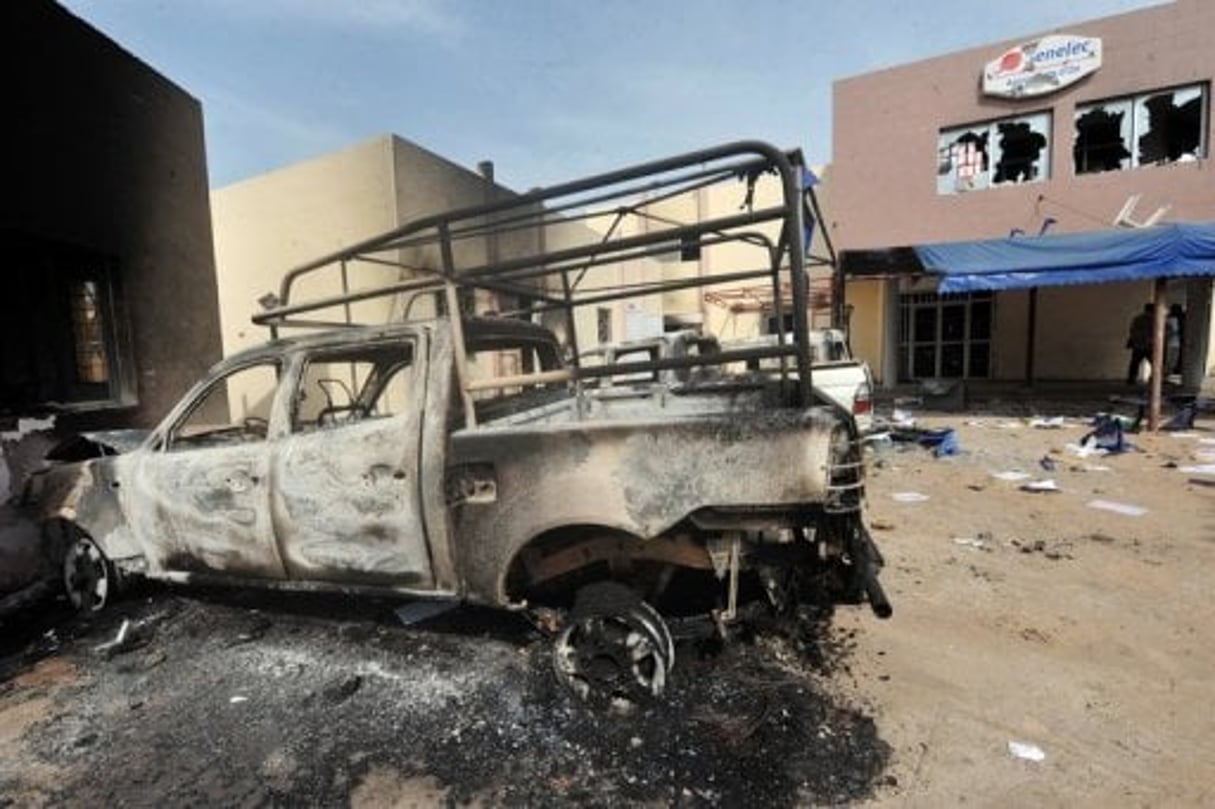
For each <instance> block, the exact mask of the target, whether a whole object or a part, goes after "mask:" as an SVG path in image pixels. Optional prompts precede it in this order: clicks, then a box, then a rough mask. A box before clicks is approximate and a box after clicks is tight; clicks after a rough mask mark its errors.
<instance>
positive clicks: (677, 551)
mask: <svg viewBox="0 0 1215 809" xmlns="http://www.w3.org/2000/svg"><path fill="white" fill-rule="evenodd" d="M803 172H804V168H803V166H802V164H801V157H800V155H799V154H798V153H796V152H794V153H786V152H782V151H778V150H776V149H774V148H772V147H771V146H768V145H766V144H763V143H756V142H746V143H736V144H730V145H726V146H722V147H718V148H714V149H708V150H704V151H701V152H695V153H691V154H687V155H682V156H679V157H674V158H670V159H666V160H660V161H656V162H653V163H648V164H644V165H640V166H635V167H632V168H628V169H624V170H620V171H616V172H612V173H609V174H602V175H598V176H595V177H591V178H588V179H585V180H580V181H577V182H571V183H566V184H563V185H559V186H555V187H552V188H547V189H541V190H537V191H533V192H531V193H528V194H524V195H521V196H515V197H511V198H510V199H508V200H505V201H502V202H498V203H494V204H492V205H485V206H481V207H476V208H471V209H464V210H458V211H453V212H449V213H445V214H441V215H438V216H432V217H428V218H426V219H423V220H420V221H417V222H414V223H411V224H409V225H406V226H404V227H401V228H399V229H397V230H394V231H393V232H390V233H387V234H384V235H383V236H380V237H378V238H375V239H372V240H368V241H366V242H363V243H362V244H358V245H355V246H354V247H351V248H350V249H347V250H343V251H342V252H340V253H336V254H333V255H330V256H326V257H323V258H321V259H319V260H317V261H315V262H311V263H309V264H307V265H305V266H302V267H299V268H297V269H295V270H292V271H291V272H289V273H288V274H287V275H286V276H285V277H284V279H283V282H282V285H281V288H280V289H279V291H278V294H277V301H276V303H275V305H274V306H273V307H271V308H269V309H268V310H267V311H265V312H263V313H262V314H260V315H258V316H257V317H255V318H254V319H255V321H256V322H258V323H260V324H262V325H265V326H268V327H269V328H270V330H271V336H272V338H273V339H272V340H271V342H269V343H267V344H266V345H264V346H261V347H259V348H255V349H253V350H251V351H247V352H245V353H243V354H240V355H237V356H234V357H231V358H229V359H227V360H225V361H224V362H223V363H221V364H220V365H219V366H217V367H216V368H215V369H214V370H213V371H212V372H211V373H210V374H209V375H208V377H207V378H206V379H204V380H203V381H202V382H200V383H199V384H198V385H197V386H196V387H195V388H194V389H193V390H191V391H190V392H189V393H188V394H187V395H186V396H185V398H184V399H183V400H182V401H181V403H180V404H179V405H178V406H177V407H175V408H174V409H173V411H172V412H170V413H169V415H168V416H167V417H166V418H165V419H164V421H163V422H162V423H161V424H160V426H158V427H157V428H156V429H155V430H153V431H152V432H151V433H150V434H149V435H147V436H146V437H144V438H143V439H142V441H140V442H137V443H132V442H129V441H127V442H122V441H112V442H110V443H109V444H107V443H106V441H105V440H104V437H101V438H99V441H98V442H97V443H96V444H94V445H77V446H76V447H75V450H74V451H75V452H76V453H77V454H76V457H78V458H79V457H82V454H83V455H88V454H90V453H89V452H88V451H87V450H85V451H83V453H82V447H87V446H95V447H104V446H114V447H116V449H114V450H113V451H101V450H99V451H97V452H95V453H92V454H94V455H96V457H89V458H85V459H83V460H77V461H75V462H72V463H62V464H59V465H57V466H54V467H53V468H51V469H49V470H48V471H47V472H46V473H45V475H43V477H42V479H41V488H42V502H43V510H44V517H45V521H46V522H45V524H46V526H47V534H48V548H52V549H53V552H54V553H56V554H57V555H58V556H59V557H60V558H62V559H63V560H64V562H63V563H64V570H65V574H64V580H65V585H66V587H67V590H68V592H69V594H70V595H71V597H72V600H73V601H74V602H75V603H76V604H77V605H78V606H79V607H80V608H81V609H84V610H95V609H100V608H102V607H103V606H104V605H105V604H106V603H107V602H108V601H109V600H110V599H111V598H113V597H114V595H115V593H116V591H117V588H118V587H119V585H120V584H121V582H122V581H123V578H124V577H125V576H128V575H132V574H135V575H141V576H146V577H150V578H157V579H167V580H173V581H183V582H190V581H200V580H216V579H218V580H226V581H234V580H236V581H241V582H248V583H251V584H259V585H263V586H273V587H291V588H302V589H321V588H333V589H341V590H346V591H360V592H368V593H395V594H399V595H402V596H406V597H412V598H430V599H447V600H462V601H467V602H474V603H478V604H484V605H489V606H493V607H499V608H505V609H515V610H526V611H527V612H528V613H529V614H530V615H532V616H533V617H534V618H535V619H536V621H537V623H538V624H539V625H541V626H544V627H546V628H548V629H549V630H551V632H552V634H553V636H554V668H555V671H556V673H557V675H558V676H559V677H560V679H561V680H562V681H563V682H564V683H565V684H566V685H567V686H569V687H570V688H571V689H572V690H573V691H574V692H575V693H577V694H579V695H581V696H584V697H586V698H588V699H592V700H598V701H606V702H609V703H612V704H618V705H621V704H623V705H627V704H630V703H632V702H635V701H636V700H638V699H641V698H644V697H647V696H655V695H657V694H659V693H661V691H662V690H663V688H664V686H665V683H666V681H667V675H668V673H669V672H670V670H671V667H672V666H673V665H674V662H675V643H674V639H675V637H676V636H678V635H681V634H684V633H689V632H694V631H701V630H705V629H707V630H708V631H723V632H724V631H725V630H726V629H727V628H728V627H730V626H731V625H732V624H734V623H737V622H739V621H743V620H746V619H748V618H750V617H753V616H755V615H756V614H757V612H759V611H776V612H780V611H786V610H789V609H791V608H792V607H793V606H794V605H795V604H797V603H798V602H799V601H802V600H805V599H811V600H814V601H815V602H818V603H823V604H834V603H860V602H863V601H866V600H867V601H868V602H869V604H870V605H871V607H872V608H873V610H874V612H875V613H877V615H879V616H880V617H887V616H889V615H890V613H891V607H890V604H889V602H888V601H887V599H886V597H885V595H884V594H883V592H882V589H881V587H880V585H879V584H878V571H879V569H880V568H881V565H882V559H881V556H880V554H879V553H878V551H877V549H876V547H875V546H874V544H873V541H872V539H871V538H870V535H869V532H868V530H867V529H866V526H865V522H864V519H863V506H864V468H863V463H862V457H861V451H860V444H859V439H858V435H857V429H856V423H855V421H854V419H853V417H852V414H851V413H850V412H848V411H847V410H845V409H843V408H842V407H840V406H839V405H838V404H837V403H834V402H832V401H830V400H827V399H819V398H816V392H815V388H814V385H813V373H814V372H813V369H812V367H811V351H810V345H809V337H808V334H809V332H808V328H807V322H808V310H809V301H808V285H809V271H810V270H815V271H819V272H824V271H825V272H827V273H830V272H831V271H832V269H833V266H834V256H833V254H832V252H831V246H830V242H829V240H828V239H827V237H826V234H825V233H822V232H821V229H820V230H819V231H818V232H819V233H820V234H821V235H820V236H819V237H818V239H817V243H818V244H820V245H822V247H823V249H824V250H825V252H826V255H825V256H815V255H814V254H813V253H810V252H808V251H807V249H806V245H807V243H808V239H809V235H810V234H811V233H812V232H814V231H815V229H816V223H817V221H818V220H820V219H821V217H819V216H818V214H817V203H816V202H815V199H814V196H813V191H812V189H811V188H806V187H803V183H802V178H803ZM764 184H767V185H768V186H769V188H768V190H767V191H766V192H764V193H760V190H761V189H760V186H762V185H764ZM721 185H726V186H728V187H731V188H733V189H735V190H736V192H737V194H738V198H739V200H740V202H741V203H742V205H741V206H740V207H739V208H738V209H736V210H733V211H732V212H731V213H730V214H729V215H726V216H721V217H714V218H696V219H692V220H687V221H685V220H683V219H681V218H680V217H679V216H677V215H674V214H671V213H670V212H671V211H678V210H680V205H679V203H680V201H681V200H684V201H686V200H687V199H689V198H694V197H695V195H697V194H699V193H702V192H704V191H705V190H706V189H709V188H710V187H713V186H721ZM756 200H765V201H766V200H775V201H774V202H771V203H768V202H762V203H757V202H756ZM693 209H695V206H693ZM663 212H665V213H663ZM639 221H640V222H643V223H644V226H636V223H637V222H639ZM630 224H632V225H634V226H632V227H630ZM672 251H674V252H675V253H676V254H680V253H682V254H684V255H686V254H689V253H690V252H691V253H693V254H697V255H707V254H714V257H715V259H716V256H717V255H722V256H726V255H728V256H730V257H731V261H730V266H731V269H730V270H729V271H725V272H717V273H713V274H708V273H703V272H699V271H691V272H685V273H678V272H670V271H668V270H666V269H664V267H666V266H667V265H669V263H670V262H669V256H670V255H671V254H672ZM744 254H745V257H743V256H744ZM659 259H662V260H661V261H660V260H659ZM723 265H724V262H722V261H716V260H715V262H714V266H715V267H721V266H723ZM386 269H387V271H388V273H389V274H388V276H387V280H384V279H385V270H386ZM326 277H328V278H331V279H334V285H333V286H331V287H330V289H335V290H337V291H335V292H334V293H333V294H327V295H325V296H322V297H313V298H303V297H301V294H302V293H301V292H300V290H301V289H303V288H309V289H316V288H318V287H321V286H323V284H319V283H317V281H318V280H319V279H324V278H326ZM338 279H340V281H339V280H338ZM351 279H357V283H353V284H352V283H350V282H351ZM377 279H378V280H377ZM304 281H308V282H309V283H308V284H305V283H302V282H304ZM744 285H751V286H752V287H758V288H761V289H767V290H768V291H769V310H770V311H768V312H766V316H768V317H770V318H773V319H774V322H776V323H787V322H791V323H792V324H793V329H792V331H791V332H785V331H782V332H781V333H780V334H778V335H775V337H774V339H772V340H768V341H762V342H761V343H755V344H751V345H750V346H744V347H741V348H736V349H730V348H724V349H722V350H719V351H713V352H704V353H688V354H685V355H682V356H668V357H661V356H658V357H651V358H648V359H645V360H643V361H639V362H637V361H630V360H628V359H627V358H626V360H625V361H623V362H614V361H607V362H605V361H602V357H603V356H605V355H604V353H603V352H599V357H600V358H601V359H600V361H598V362H597V363H596V364H591V363H592V362H594V360H590V359H586V358H587V357H593V356H595V352H594V351H593V350H591V351H587V349H592V343H593V342H594V341H595V340H596V338H598V339H599V340H600V341H603V342H608V341H610V339H609V340H604V339H603V338H604V336H605V335H604V334H603V323H604V321H605V320H607V321H608V322H610V318H611V317H612V311H613V309H612V307H615V306H623V307H624V308H625V309H626V310H627V311H635V310H644V309H645V308H646V307H649V308H650V309H651V310H653V309H657V310H659V311H661V307H662V306H663V304H664V302H665V301H667V300H668V299H673V298H676V297H678V296H684V297H683V299H684V300H686V299H687V298H686V296H687V295H692V296H695V297H696V298H697V299H698V300H700V301H701V302H702V303H703V301H704V300H706V299H707V296H705V288H707V287H712V286H716V287H719V288H720V287H724V288H727V289H730V288H733V289H738V288H740V287H742V286H744ZM375 301H380V302H388V304H390V308H391V311H392V312H394V313H395V314H394V316H393V318H392V321H393V322H391V323H384V322H383V316H382V314H381V315H380V322H379V323H375V322H372V323H363V324H360V323H358V322H356V321H357V319H356V318H355V317H353V316H352V312H357V311H360V310H361V309H362V310H365V309H367V308H368V307H367V306H366V304H368V303H369V302H375ZM377 311H380V312H383V311H385V309H379V310H377ZM605 312H606V313H607V315H605V314H604V313H605ZM786 315H789V317H786ZM295 328H302V329H307V330H309V331H308V333H306V334H305V335H304V336H300V337H291V338H284V337H283V336H282V333H283V332H285V331H287V330H289V329H295ZM318 330H319V333H318ZM761 360H762V361H763V362H760V361H761ZM756 367H760V368H763V369H765V370H764V371H763V372H762V373H755V371H754V369H755V368H756ZM748 368H750V369H752V370H749V371H748V370H747V369H748ZM670 370H677V371H683V372H684V373H678V374H667V373H662V372H664V371H670ZM688 371H691V372H688ZM603 377H611V378H612V380H613V383H612V384H610V385H609V384H594V381H595V380H597V379H600V378H603ZM622 380H623V381H622ZM124 443H125V446H122V447H118V445H119V444H124ZM119 449H121V450H123V451H118V450H119Z"/></svg>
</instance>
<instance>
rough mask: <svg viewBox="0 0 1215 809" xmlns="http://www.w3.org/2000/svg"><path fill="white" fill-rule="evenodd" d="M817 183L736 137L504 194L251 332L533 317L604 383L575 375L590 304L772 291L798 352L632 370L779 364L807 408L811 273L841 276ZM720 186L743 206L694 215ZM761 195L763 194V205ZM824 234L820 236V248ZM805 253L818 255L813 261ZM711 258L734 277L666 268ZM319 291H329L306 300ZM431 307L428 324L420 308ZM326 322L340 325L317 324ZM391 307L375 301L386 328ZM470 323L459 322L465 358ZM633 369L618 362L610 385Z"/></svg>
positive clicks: (301, 274)
mask: <svg viewBox="0 0 1215 809" xmlns="http://www.w3.org/2000/svg"><path fill="white" fill-rule="evenodd" d="M812 180H813V175H811V174H810V173H809V172H808V171H807V169H806V167H805V165H804V161H803V158H802V155H801V153H800V152H799V151H781V150H779V149H777V148H775V147H773V146H771V145H769V144H767V143H763V142H760V141H740V142H735V143H729V144H725V145H721V146H717V147H713V148H709V149H703V150H700V151H694V152H688V153H686V154H682V155H677V156H675V157H669V158H665V159H662V160H655V161H651V162H647V163H642V164H638V165H635V166H631V167H628V168H624V169H620V170H617V171H612V172H608V173H604V174H598V175H595V176H592V177H587V178H585V179H581V180H575V181H572V182H567V183H561V184H559V185H554V186H550V187H548V188H540V189H536V190H533V191H530V192H528V193H525V194H518V195H509V196H507V197H506V198H504V199H501V200H499V201H495V202H491V203H487V204H484V205H477V206H472V207H467V208H461V209H456V210H452V211H447V212H444V213H439V214H435V215H432V216H426V217H423V218H420V219H417V220H415V221H412V222H409V223H406V224H404V225H402V226H401V227H398V228H395V229H393V230H391V231H388V232H387V233H383V234H381V235H379V236H376V237H374V238H371V239H367V240H365V241H362V242H359V243H358V244H355V245H352V246H350V247H347V248H345V249H343V250H340V251H337V252H334V253H331V254H330V255H327V256H323V257H321V258H318V259H316V260H314V261H310V262H308V263H306V264H303V265H301V266H298V267H296V268H294V269H292V270H290V271H289V272H287V273H286V274H285V276H284V277H283V279H282V282H281V284H280V288H279V291H278V293H277V295H276V296H275V295H268V296H266V298H265V299H263V301H262V303H263V306H264V307H265V310H264V311H262V312H260V313H258V314H257V315H255V316H254V317H253V321H254V322H255V323H257V324H260V325H264V326H268V327H269V328H270V329H271V333H272V336H274V337H277V336H278V332H279V330H280V329H282V328H288V327H308V328H317V327H325V328H329V327H334V326H344V325H367V323H366V322H360V321H359V319H358V317H356V310H357V309H358V308H359V305H360V304H363V303H365V302H369V301H384V300H389V301H391V302H392V310H393V315H392V316H391V319H392V320H394V321H395V320H410V319H421V318H422V317H434V316H443V315H448V314H451V313H454V312H458V313H460V315H462V316H464V317H467V316H472V315H475V314H476V315H483V314H486V313H487V312H490V311H492V312H494V313H495V314H499V315H503V316H515V317H524V318H529V319H530V318H531V317H533V316H536V315H539V316H540V317H541V318H542V319H544V321H545V322H554V323H556V324H559V325H561V326H563V328H562V331H563V332H564V336H565V339H566V341H567V343H568V348H569V354H570V357H571V361H572V364H573V368H571V371H570V378H571V379H575V380H576V379H581V378H587V377H594V376H597V375H601V373H603V372H604V371H603V369H596V368H595V367H580V366H579V359H578V358H579V353H580V349H579V346H578V328H577V313H578V312H579V310H585V307H597V306H602V305H604V304H607V303H611V302H616V301H623V300H630V299H633V300H637V299H642V298H645V297H647V296H656V295H663V294H670V293H681V292H688V291H692V292H694V293H695V294H698V295H699V296H700V299H701V300H702V301H703V300H711V299H712V298H711V296H708V297H706V296H705V293H704V292H702V291H700V290H704V289H706V288H716V289H717V290H726V291H727V294H728V290H730V289H731V288H734V289H737V288H739V287H740V286H743V285H750V286H749V288H751V289H754V288H755V287H756V286H757V285H762V286H764V287H768V285H770V289H771V304H770V309H769V310H768V311H769V312H770V314H771V315H773V316H775V317H776V318H777V321H776V322H778V323H783V322H785V321H786V319H787V317H789V316H791V318H792V326H793V328H792V333H793V338H794V339H793V341H792V342H790V343H785V342H784V341H783V339H782V340H780V341H778V344H777V345H775V346H769V347H765V348H755V349H745V350H741V351H735V352H722V353H721V354H717V355H712V356H706V357H684V358H671V359H665V360H656V361H652V362H646V363H637V365H638V368H636V369H635V370H639V371H640V370H647V371H648V370H661V369H662V368H665V367H690V366H691V365H704V364H724V363H729V362H736V361H740V360H748V359H761V358H767V357H779V358H781V367H782V377H783V378H786V379H788V378H789V375H788V374H786V373H785V370H784V369H785V367H786V361H788V363H789V366H790V367H789V371H792V370H794V369H796V371H797V372H798V373H797V376H796V380H795V381H794V384H796V386H797V388H798V389H799V391H800V396H799V399H800V400H801V401H802V402H805V403H808V402H809V401H810V400H811V392H810V348H809V342H808V339H807V330H808V310H809V305H810V298H809V288H810V282H809V276H808V273H807V268H810V267H826V268H828V269H830V271H831V276H832V279H836V278H838V273H836V272H835V264H836V260H835V253H834V249H833V247H832V245H831V242H830V239H829V237H828V234H827V232H826V230H825V229H823V228H822V227H821V223H822V216H821V212H820V210H819V207H818V202H817V199H816V197H815V195H814V190H813V182H812ZM725 184H733V186H734V187H735V189H736V191H737V193H738V199H739V205H738V207H737V209H735V210H733V211H730V212H728V213H725V214H719V215H711V216H704V215H701V208H702V206H701V204H700V202H701V200H702V199H704V197H703V196H701V195H703V194H706V193H708V192H709V191H710V190H711V189H713V188H714V187H719V186H723V185H725ZM761 185H765V186H770V187H768V188H765V193H757V187H759V186H761ZM773 200H774V201H773ZM688 211H690V212H692V214H693V215H691V216H688V215H687V213H686V212H688ZM815 230H817V231H818V233H819V237H818V238H817V239H812V236H813V234H814V231H815ZM812 242H813V243H816V245H817V246H818V247H819V248H820V249H821V250H822V254H821V255H814V254H813V253H811V252H810V251H809V250H808V249H807V246H808V245H809V244H811V243H812ZM702 251H710V252H711V255H712V256H713V258H714V263H715V264H727V265H728V267H729V269H728V270H727V271H724V272H712V273H701V272H699V271H698V272H691V273H688V272H683V273H677V272H672V271H669V270H668V269H666V268H667V267H668V266H669V263H670V262H671V261H672V260H677V259H680V258H689V257H698V256H700V255H701V254H702ZM727 255H728V258H724V257H725V256H727ZM719 256H722V257H723V258H722V259H719V258H718V257H719ZM321 279H326V280H323V281H322V280H321ZM316 287H319V288H320V289H322V292H321V293H320V294H317V293H315V292H313V293H311V294H310V293H309V289H310V288H316ZM422 302H425V304H424V305H423V308H429V311H428V312H427V313H426V314H425V315H423V314H419V312H418V305H419V304H420V303H422ZM835 303H836V301H833V305H835ZM327 310H328V311H329V312H330V313H333V312H340V315H339V316H338V317H336V318H335V317H334V316H333V315H332V314H330V316H329V317H324V316H323V313H325V312H326V311H327ZM479 310H480V311H479ZM384 311H385V310H384V309H383V306H382V305H381V306H380V308H379V310H378V315H377V316H378V318H379V319H378V321H377V322H378V323H380V324H382V323H383V322H384V314H383V313H384ZM592 311H594V310H593V309H592ZM554 318H555V320H553V319H554ZM461 319H462V318H461V317H453V318H451V323H452V326H453V332H454V336H455V339H456V341H457V348H458V350H457V355H458V356H460V357H462V356H463V348H464V346H463V334H462V328H461ZM833 320H834V318H833ZM588 347H589V346H588ZM735 355H737V356H735ZM760 355H762V356H760ZM660 366H661V367H660ZM631 370H634V369H632V368H625V367H623V366H620V367H617V368H615V369H613V370H612V373H622V372H629V371H631ZM457 371H458V372H459V373H460V375H461V380H460V381H461V385H462V387H463V388H464V390H465V394H466V395H467V392H468V391H469V390H470V386H469V383H470V380H469V379H468V378H467V375H466V373H465V371H464V370H463V369H462V366H461V364H460V362H459V360H458V361H457ZM550 375H551V374H550ZM516 381H517V380H516Z"/></svg>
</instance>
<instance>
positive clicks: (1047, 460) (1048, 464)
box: [1038, 455, 1055, 472]
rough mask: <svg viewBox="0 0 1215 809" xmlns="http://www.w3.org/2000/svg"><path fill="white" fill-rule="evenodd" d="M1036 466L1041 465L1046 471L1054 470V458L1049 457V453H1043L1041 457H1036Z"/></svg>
mask: <svg viewBox="0 0 1215 809" xmlns="http://www.w3.org/2000/svg"><path fill="white" fill-rule="evenodd" d="M1038 466H1040V467H1042V468H1043V469H1045V470H1046V471H1047V472H1054V471H1055V459H1054V458H1052V457H1050V456H1049V455H1043V456H1042V457H1041V458H1039V459H1038Z"/></svg>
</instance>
